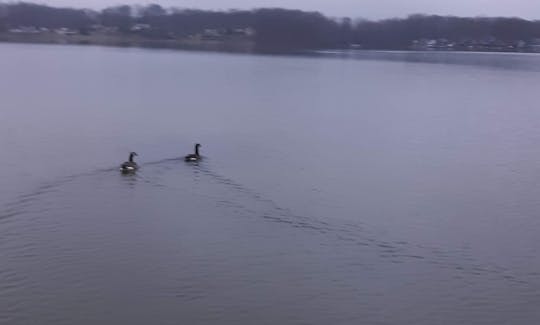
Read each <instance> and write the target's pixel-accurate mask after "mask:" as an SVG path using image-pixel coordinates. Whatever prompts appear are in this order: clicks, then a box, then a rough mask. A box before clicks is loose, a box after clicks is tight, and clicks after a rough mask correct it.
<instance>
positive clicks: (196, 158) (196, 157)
mask: <svg viewBox="0 0 540 325" xmlns="http://www.w3.org/2000/svg"><path fill="white" fill-rule="evenodd" d="M199 147H201V145H200V144H198V143H197V144H195V153H192V154H189V155H187V156H185V157H184V160H185V161H199V160H201V155H200V154H199Z"/></svg>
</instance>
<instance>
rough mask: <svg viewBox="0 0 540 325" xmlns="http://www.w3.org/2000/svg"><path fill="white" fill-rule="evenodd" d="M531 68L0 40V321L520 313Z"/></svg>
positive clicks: (538, 271) (515, 62) (533, 246)
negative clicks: (122, 169)
mask: <svg viewBox="0 0 540 325" xmlns="http://www.w3.org/2000/svg"><path fill="white" fill-rule="evenodd" d="M539 68H540V56H535V55H521V54H470V53H384V52H383V53H381V52H360V53H355V52H346V53H344V52H324V53H319V54H318V55H315V56H311V57H286V56H283V57H279V56H277V57H276V56H250V55H231V54H216V53H196V52H180V51H167V50H143V49H123V48H102V47H76V46H73V47H69V46H43V45H10V44H3V45H0V73H1V77H0V94H1V102H0V103H1V104H0V149H1V155H0V180H1V186H0V324H10V325H11V324H15V325H19V324H45V325H48V324H51V325H53V324H54V325H61V324H70V325H71V324H88V325H90V324H132V325H134V324H135V325H136V324H195V325H197V324H234V325H237V324H285V325H287V324H321V325H322V324H392V325H393V324H396V325H397V324H418V325H424V324H425V325H433V324H475V325H476V324H486V325H488V324H489V325H499V324H512V325H515V324H524V325H525V324H527V325H528V324H535V323H538V322H539V321H540V310H539V309H538V306H539V305H540V255H539V251H540V240H539V238H540V237H539V236H540V217H539V214H540V106H539V105H540V99H539V98H540V97H539V89H540V88H539V86H540V69H539ZM196 142H200V143H201V144H202V145H203V147H202V148H201V150H202V154H203V155H204V159H203V160H202V161H201V162H199V163H196V164H193V163H185V162H184V161H183V160H182V159H181V157H182V156H183V155H185V154H187V153H191V152H192V150H193V144H194V143H196ZM130 151H136V152H137V153H138V154H139V156H138V157H137V161H138V162H139V163H140V164H141V169H140V170H139V172H138V173H137V174H136V175H121V174H120V173H119V170H118V166H119V164H120V163H122V162H123V161H125V160H126V159H127V156H128V153H129V152H130Z"/></svg>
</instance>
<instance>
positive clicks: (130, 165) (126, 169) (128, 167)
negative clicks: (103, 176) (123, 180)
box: [120, 152, 139, 173]
mask: <svg viewBox="0 0 540 325" xmlns="http://www.w3.org/2000/svg"><path fill="white" fill-rule="evenodd" d="M135 156H137V153H136V152H132V153H130V154H129V160H128V161H126V162H124V163H123V164H122V165H120V170H121V171H122V173H132V172H135V171H136V170H137V169H139V165H137V163H136V162H135V161H134V160H133V157H135Z"/></svg>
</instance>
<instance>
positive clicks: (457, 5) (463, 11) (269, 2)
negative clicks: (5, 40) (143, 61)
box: [30, 0, 540, 19]
mask: <svg viewBox="0 0 540 325" xmlns="http://www.w3.org/2000/svg"><path fill="white" fill-rule="evenodd" d="M30 2H38V3H45V4H49V5H54V6H71V7H87V8H93V9H101V8H104V7H107V6H112V5H118V4H148V3H158V4H160V5H162V6H164V7H171V6H174V7H180V8H198V9H252V8H261V7H282V8H295V9H303V10H316V11H321V12H322V13H324V14H326V15H329V16H339V17H341V16H347V17H352V18H362V17H363V18H370V19H379V18H388V17H396V16H399V17H403V16H406V15H409V14H413V13H429V14H443V15H459V16H518V17H524V18H528V19H540V0H153V1H150V0H33V1H32V0H30Z"/></svg>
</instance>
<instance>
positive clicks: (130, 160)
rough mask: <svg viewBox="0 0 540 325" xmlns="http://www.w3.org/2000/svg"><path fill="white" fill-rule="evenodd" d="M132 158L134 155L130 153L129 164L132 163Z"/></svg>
mask: <svg viewBox="0 0 540 325" xmlns="http://www.w3.org/2000/svg"><path fill="white" fill-rule="evenodd" d="M133 156H134V155H133V154H132V153H131V154H129V162H133Z"/></svg>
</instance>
